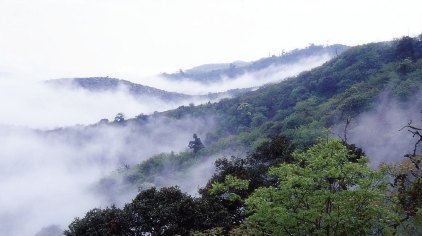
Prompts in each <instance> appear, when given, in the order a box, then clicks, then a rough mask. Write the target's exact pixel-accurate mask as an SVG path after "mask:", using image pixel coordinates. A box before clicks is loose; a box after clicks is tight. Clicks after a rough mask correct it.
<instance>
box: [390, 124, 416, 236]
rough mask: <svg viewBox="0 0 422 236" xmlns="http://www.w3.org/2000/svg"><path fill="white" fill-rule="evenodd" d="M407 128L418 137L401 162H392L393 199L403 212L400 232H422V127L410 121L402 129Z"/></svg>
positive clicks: (414, 233) (412, 233)
mask: <svg viewBox="0 0 422 236" xmlns="http://www.w3.org/2000/svg"><path fill="white" fill-rule="evenodd" d="M403 129H407V131H408V132H410V133H411V134H412V136H413V137H415V138H416V141H415V144H414V147H413V150H412V152H411V153H408V154H406V155H405V157H406V159H405V160H404V161H402V162H401V163H399V164H390V165H389V166H388V167H389V174H390V175H391V176H392V177H393V179H394V182H393V184H392V186H393V189H392V190H393V191H392V199H393V201H395V202H396V205H397V207H398V211H399V212H400V213H401V221H400V225H398V226H399V230H400V233H402V234H408V235H420V234H422V169H421V168H422V165H421V163H422V154H421V150H420V146H419V145H420V144H421V143H422V128H419V127H417V126H415V125H413V124H412V122H409V123H408V124H407V125H406V126H404V127H403V128H402V129H401V130H403Z"/></svg>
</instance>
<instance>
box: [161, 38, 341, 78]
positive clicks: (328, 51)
mask: <svg viewBox="0 0 422 236" xmlns="http://www.w3.org/2000/svg"><path fill="white" fill-rule="evenodd" d="M347 48H349V47H348V46H345V45H341V44H335V45H330V46H326V47H324V46H317V45H313V44H312V45H310V46H309V47H307V48H304V49H295V50H293V51H290V52H287V53H284V52H283V53H282V54H281V55H279V56H275V55H272V56H270V57H265V58H262V59H259V60H257V61H253V62H243V61H235V62H232V63H222V64H207V65H201V66H197V67H194V68H192V69H188V70H186V71H183V70H180V71H179V72H177V73H171V74H168V73H163V74H162V76H164V77H165V78H167V79H175V80H180V79H189V80H193V81H198V82H202V83H214V82H218V81H221V80H222V78H229V79H230V78H235V77H238V76H241V75H244V74H246V73H251V72H257V71H260V70H263V69H265V68H268V67H270V66H282V65H285V66H288V65H289V64H294V63H299V62H300V61H301V60H304V59H306V58H312V57H320V56H322V55H328V56H329V57H334V56H336V55H339V54H341V53H342V52H344V51H345V50H346V49H347Z"/></svg>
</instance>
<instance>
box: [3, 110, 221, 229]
mask: <svg viewBox="0 0 422 236" xmlns="http://www.w3.org/2000/svg"><path fill="white" fill-rule="evenodd" d="M212 127H213V120H212V119H211V118H207V119H191V118H186V119H183V120H170V119H166V118H157V119H152V120H150V121H148V122H146V123H145V121H144V124H141V125H133V124H127V125H126V126H105V125H99V126H95V127H90V128H84V127H75V128H71V129H61V130H56V131H53V132H45V131H34V130H30V129H26V128H17V127H10V126H1V127H0V144H1V145H0V153H1V158H0V188H1V189H2V194H1V196H0V209H2V210H1V211H0V222H1V224H0V232H2V234H4V235H11V236H14V235H34V234H36V233H37V232H38V231H40V230H41V229H42V228H43V227H47V226H49V225H59V226H60V227H61V228H62V229H65V228H66V227H67V225H68V224H69V223H70V222H71V221H72V220H73V218H74V217H76V216H79V217H82V216H83V215H84V214H85V212H86V211H88V210H89V209H92V208H94V207H105V206H108V205H109V204H110V202H107V201H103V200H104V198H103V196H100V195H99V193H97V192H96V191H94V189H95V186H96V185H97V184H98V181H99V180H100V179H101V178H103V177H105V176H108V175H110V173H112V172H113V171H114V170H116V169H118V168H119V167H122V166H123V165H126V164H129V165H132V164H135V163H139V162H141V161H143V160H146V159H147V158H149V157H150V156H151V155H153V154H157V153H159V152H170V151H175V152H180V151H182V150H184V149H186V147H187V144H188V142H189V140H191V138H192V133H197V134H198V135H200V137H204V135H205V133H207V132H209V130H210V129H212ZM133 192H136V190H135V191H133ZM133 192H128V193H127V194H126V195H125V193H122V195H125V196H123V197H121V198H120V199H121V200H122V201H125V202H126V201H129V200H130V199H131V198H132V197H134V195H131V193H132V194H133ZM116 204H119V203H116ZM120 204H121V203H120Z"/></svg>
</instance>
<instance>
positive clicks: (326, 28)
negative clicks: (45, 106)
mask: <svg viewBox="0 0 422 236" xmlns="http://www.w3.org/2000/svg"><path fill="white" fill-rule="evenodd" d="M421 9H422V1H420V0H400V1H395V0H393V1H391V0H389V1H369V0H355V1H350V0H348V1H340V0H309V1H304V0H296V1H291V0H290V1H281V0H207V1H202V0H177V1H175V0H167V1H164V0H145V1H144V0H0V78H1V79H5V78H6V79H7V78H9V79H11V78H26V79H53V78H62V77H82V76H112V77H121V78H125V77H133V76H145V75H153V74H157V73H161V72H173V71H176V70H178V69H179V68H183V69H186V68H190V67H192V66H196V65H200V64H205V63H215V62H230V61H233V60H245V61H250V60H255V59H258V58H261V57H265V56H268V54H269V53H271V54H279V53H280V52H281V51H282V50H283V49H284V50H291V49H294V48H298V47H306V46H307V45H308V44H309V43H316V44H327V43H330V44H332V43H342V44H347V45H357V44H363V43H367V42H373V41H383V40H390V39H392V38H396V37H399V36H402V35H407V34H409V35H411V36H415V35H419V34H420V33H422V14H421Z"/></svg>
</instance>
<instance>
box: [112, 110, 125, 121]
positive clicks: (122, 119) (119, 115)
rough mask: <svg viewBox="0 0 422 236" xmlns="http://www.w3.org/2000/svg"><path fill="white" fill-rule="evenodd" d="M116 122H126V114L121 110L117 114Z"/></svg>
mask: <svg viewBox="0 0 422 236" xmlns="http://www.w3.org/2000/svg"><path fill="white" fill-rule="evenodd" d="M114 122H116V123H124V122H125V115H124V114H123V113H121V112H119V113H117V115H116V116H115V117H114Z"/></svg>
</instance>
